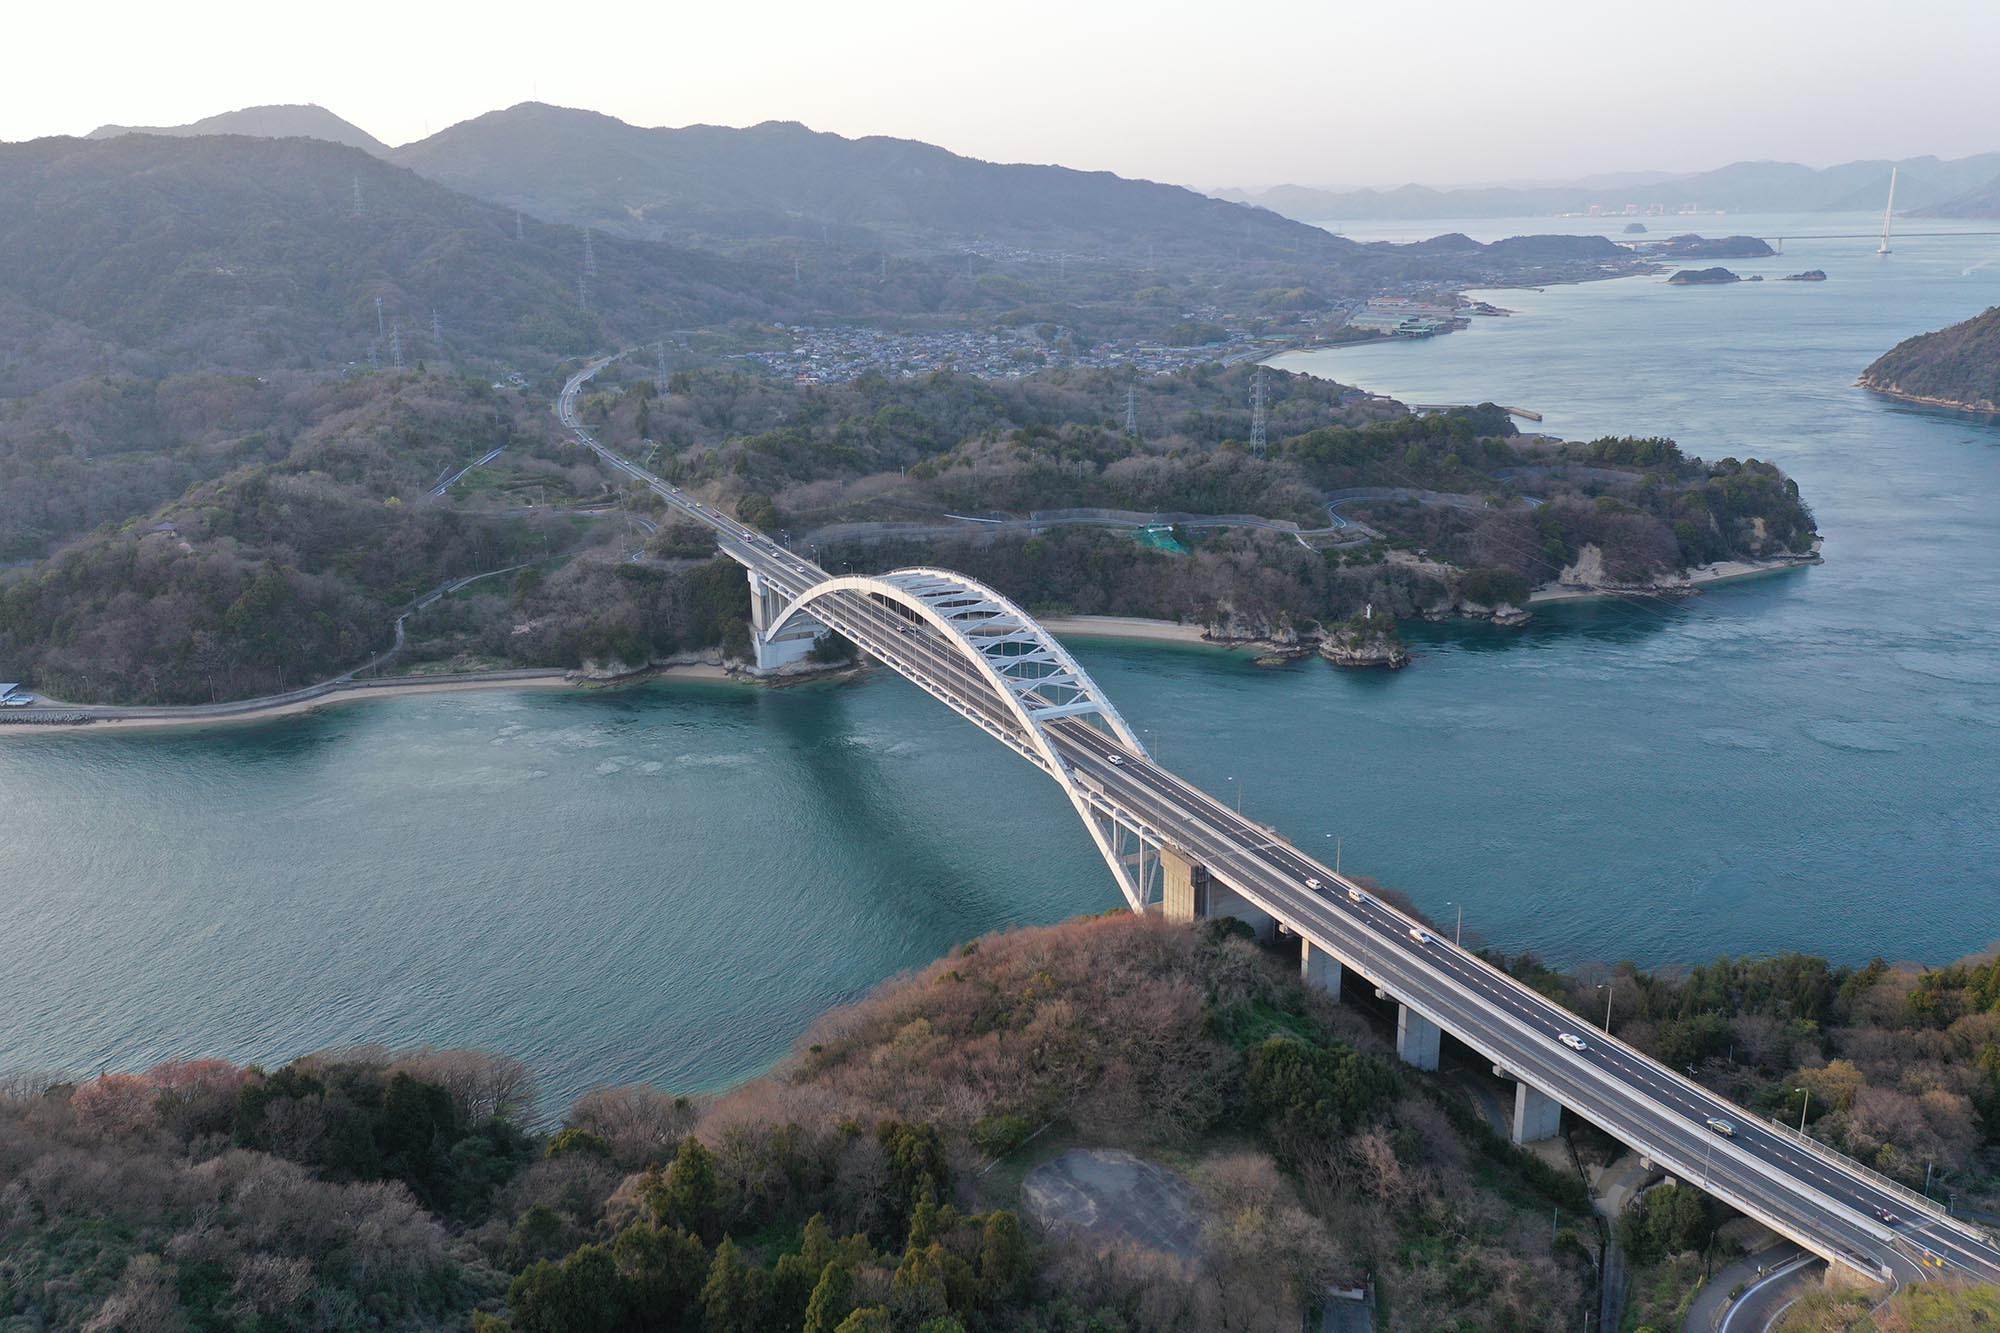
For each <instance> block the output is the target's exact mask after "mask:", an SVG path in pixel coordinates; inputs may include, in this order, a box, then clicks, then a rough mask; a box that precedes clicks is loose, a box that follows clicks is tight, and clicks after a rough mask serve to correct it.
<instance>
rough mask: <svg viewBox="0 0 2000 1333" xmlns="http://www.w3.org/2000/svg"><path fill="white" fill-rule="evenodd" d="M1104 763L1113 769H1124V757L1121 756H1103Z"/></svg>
mask: <svg viewBox="0 0 2000 1333" xmlns="http://www.w3.org/2000/svg"><path fill="white" fill-rule="evenodd" d="M1104 762H1105V763H1107V764H1109V765H1111V766H1112V767H1113V768H1123V767H1125V756H1124V755H1122V754H1108V755H1105V756H1104Z"/></svg>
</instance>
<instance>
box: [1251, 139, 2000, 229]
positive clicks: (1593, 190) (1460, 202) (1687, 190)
mask: <svg viewBox="0 0 2000 1333" xmlns="http://www.w3.org/2000/svg"><path fill="white" fill-rule="evenodd" d="M1891 167H1894V168H1896V169H1897V172H1898V176H1897V182H1896V203H1897V206H1898V208H1899V209H1907V210H1909V211H1912V212H1916V211H1920V210H1928V211H1933V215H1935V216H1959V217H1986V216H1995V215H1996V213H1994V212H1987V213H1944V212H1936V211H1935V210H1936V209H1938V208H1940V207H1943V206H1949V201H1953V200H1955V199H1958V198H1961V197H1964V198H1975V197H1984V198H1992V199H1995V201H1996V203H2000V153H1981V154H1978V155H1977V156H1974V157H1964V158H1958V159H1956V160H1953V161H1944V160H1941V159H1939V158H1935V157H1913V158H1905V159H1903V160H1901V161H1896V162H1891V161H1887V160H1883V161H1866V162H1845V163H1842V164H1841V165H1839V166H1833V167H1825V168H1813V167H1807V166H1801V165H1799V164H1798V163H1796V162H1737V163H1734V164H1732V165H1730V166H1726V167H1720V168H1717V169H1716V170H1714V171H1702V172H1696V173H1694V174H1692V175H1680V176H1671V177H1658V176H1653V175H1651V174H1650V173H1628V174H1621V175H1620V176H1600V177H1592V178H1589V179H1586V180H1580V181H1575V182H1572V183H1569V184H1565V185H1551V186H1533V187H1508V186H1492V187H1479V188H1469V189H1448V190H1439V189H1433V188H1431V187H1429V186H1425V185H1405V186H1402V187H1400V188H1397V189H1393V190H1316V189H1310V188H1306V187H1303V186H1297V185H1280V186H1275V187H1272V188H1270V189H1265V190H1218V191H1216V192H1215V193H1216V197H1217V198H1221V199H1229V200H1233V201H1235V202H1239V203H1250V204H1258V205H1261V206H1263V207H1265V208H1269V209H1271V210H1273V211H1274V212H1278V213H1282V214H1284V215H1285V216H1287V217H1292V218H1297V219H1299V220H1301V221H1305V222H1316V223H1320V224H1324V225H1338V224H1339V223H1342V222H1347V221H1364V220H1374V221H1379V220H1396V219H1417V218H1492V217H1543V216H1549V215H1553V214H1557V213H1581V212H1584V211H1586V210H1588V209H1590V208H1591V207H1593V206H1595V207H1599V208H1602V209H1603V210H1604V211H1605V212H1607V213H1617V212H1622V211H1623V210H1624V209H1625V208H1626V207H1627V206H1631V207H1636V208H1640V209H1649V208H1653V207H1656V206H1657V207H1661V208H1665V209H1666V210H1668V211H1669V212H1672V211H1674V210H1677V209H1681V208H1702V209H1721V210H1723V211H1725V212H1731V213H1743V212H1787V213H1792V212H1798V213H1822V212H1824V213H1835V212H1849V211H1856V210H1860V211H1868V210H1873V209H1879V208H1881V207H1882V206H1883V204H1884V203H1885V202H1886V201H1887V199H1888V195H1889V170H1890V168H1891ZM1982 191H1983V195H1982V194H1981V192H1982Z"/></svg>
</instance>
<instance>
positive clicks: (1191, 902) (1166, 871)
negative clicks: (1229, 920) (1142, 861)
mask: <svg viewBox="0 0 2000 1333" xmlns="http://www.w3.org/2000/svg"><path fill="white" fill-rule="evenodd" d="M1160 910H1161V912H1162V914H1163V915H1165V917H1166V918H1167V920H1169V921H1212V920H1214V919H1215V918H1217V917H1224V916H1229V917H1235V918H1236V919H1237V920H1238V921H1241V922H1242V923H1243V924H1244V925H1246V926H1248V927H1250V929H1251V931H1252V933H1254V934H1255V935H1256V936H1257V938H1258V939H1260V940H1268V939H1270V938H1271V937H1272V936H1274V935H1276V934H1277V933H1278V919H1277V918H1276V917H1274V916H1272V915H1271V914H1270V913H1269V912H1267V911H1265V910H1264V909H1263V908H1261V907H1259V906H1257V905H1256V904H1255V903H1253V902H1251V901H1250V900H1249V899H1248V898H1245V897H1244V896H1243V895H1242V894H1240V893H1237V892H1236V891H1235V890H1234V889H1232V888H1230V887H1229V886H1228V885H1227V884H1223V883H1220V882H1218V881H1217V880H1216V878H1215V876H1213V875H1211V874H1209V873H1208V867H1207V866H1205V865H1201V864H1199V863H1198V862H1195V861H1191V860H1189V859H1188V858H1187V857H1186V856H1183V855H1182V854H1181V853H1179V852H1177V851H1175V850H1174V849H1173V848H1172V847H1162V848H1160Z"/></svg>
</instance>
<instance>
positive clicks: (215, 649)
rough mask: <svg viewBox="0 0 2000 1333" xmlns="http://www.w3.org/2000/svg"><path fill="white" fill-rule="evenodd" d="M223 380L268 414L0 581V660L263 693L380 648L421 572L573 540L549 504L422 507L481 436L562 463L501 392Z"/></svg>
mask: <svg viewBox="0 0 2000 1333" xmlns="http://www.w3.org/2000/svg"><path fill="white" fill-rule="evenodd" d="M125 387H126V386H124V385H121V384H113V385H109V386H107V389H106V396H107V397H110V398H113V399H116V398H117V397H118V396H119V395H120V393H121V391H122V390H123V389H124V388H125ZM230 387H231V386H228V385H224V386H223V388H224V389H225V390H226V389H228V388H230ZM240 392H241V394H242V396H243V397H245V398H246V399H248V400H249V402H250V403H251V405H252V407H253V409H254V410H252V411H246V412H245V413H244V416H245V417H248V418H250V419H251V420H252V421H256V420H261V421H263V422H264V423H265V425H264V427H263V429H262V430H260V431H259V432H257V437H256V439H255V440H254V442H252V441H246V440H242V439H238V440H229V441H224V442H222V443H221V444H220V445H218V446H217V447H216V448H215V449H213V450H212V451H211V450H205V449H203V448H200V447H194V448H193V449H192V450H191V452H192V453H193V454H194V455H195V456H196V457H198V458H200V459H202V460H204V461H205V462H206V463H208V464H209V465H212V466H219V465H221V464H225V463H226V464H228V465H230V466H229V467H228V470H226V471H220V472H219V473H218V475H216V476H214V477H213V479H210V480H205V481H201V482H199V483H198V484H196V485H195V486H193V487H192V488H190V489H189V490H188V491H187V492H186V493H185V494H183V495H181V496H179V497H178V498H177V499H175V500H173V501H171V502H169V503H168V504H166V505H164V506H162V507H161V508H159V509H156V510H154V511H153V512H152V513H150V514H148V515H146V516H144V517H139V518H130V519H126V520H125V521H123V522H119V523H115V524H107V525H106V526H104V527H102V528H100V529H99V530H98V531H97V532H95V533H93V534H92V535H91V536H89V537H87V538H86V539H84V540H82V541H79V542H75V543H73V544H71V545H68V546H66V547H64V548H63V549H62V550H61V551H60V552H59V553H58V554H57V555H55V556H53V557H52V558H50V559H48V560H46V561H44V562H42V563H40V564H39V565H36V566H35V567H33V568H32V569H29V570H26V571H23V572H19V573H17V574H15V575H14V576H13V577H11V578H7V579H5V580H0V658H4V659H5V660H7V661H8V662H9V663H10V665H12V666H14V667H15V668H16V669H18V670H20V671H22V672H23V673H24V674H26V675H28V676H29V677H30V678H32V679H34V680H36V681H37V682H38V683H40V684H41V685H42V686H43V687H44V688H45V689H47V690H48V691H49V692H50V693H51V694H53V695H55V696H56V697H59V698H64V699H68V700H71V701H78V702H81V701H91V700H105V699H109V700H117V701H121V702H141V703H153V702H209V701H212V700H215V699H223V698H233V697H241V696H244V695H254V694H261V693H269V692H272V691H276V690H281V689H284V688H287V687H289V686H295V685H301V684H305V683H308V682H310V681H314V680H318V679H321V678H324V677H326V676H330V675H333V674H335V673H336V672H338V671H340V670H343V669H351V668H353V667H356V666H358V665H360V664H361V662H362V661H363V660H364V659H366V658H367V657H369V656H370V655H371V654H373V653H375V652H378V651H380V650H382V649H384V648H386V647H388V646H389V643H390V642H391V638H392V622H393V620H394V616H395V612H396V610H397V609H398V608H400V607H401V606H402V605H403V604H404V603H406V602H408V601H410V600H411V599H412V598H414V597H415V596H417V595H418V594H419V593H421V592H423V591H425V590H426V589H428V588H430V587H432V586H435V585H437V584H440V583H442V582H444V581H445V580H447V579H451V578H454V577H460V576H464V575H468V574H473V573H478V572H481V571H484V570H490V569H495V568H500V567H504V566H507V565H511V564H515V563H517V562H520V561H522V560H526V559H533V558H537V557H540V556H541V555H543V554H544V553H545V552H547V551H550V550H556V551H560V550H563V549H566V548H567V547H569V546H570V545H573V544H574V541H575V529H574V521H573V520H571V519H569V518H566V517H563V516H561V515H558V514H554V513H552V512H549V511H540V512H527V513H505V512H501V511H498V510H493V511H482V510H475V509H465V508H459V507H454V506H450V505H441V504H434V503H429V502H428V495H427V493H428V491H429V489H430V487H431V486H432V484H433V483H434V482H435V481H436V480H437V479H438V478H439V477H440V476H442V475H445V474H447V473H449V472H450V471H452V470H454V469H456V468H457V467H459V466H462V465H463V464H464V463H466V462H468V461H470V460H471V459H473V458H476V457H478V456H479V455H480V454H482V453H484V452H486V451H487V450H489V449H492V448H494V447H496V446H504V447H509V448H514V449H516V450H525V451H530V452H532V451H535V450H540V451H543V452H545V453H549V454H550V457H549V458H548V459H547V460H546V462H545V466H546V467H547V469H548V470H549V471H550V472H551V473H554V474H556V475H558V476H559V475H560V474H561V472H562V470H563V465H562V464H561V462H560V461H559V460H558V459H556V458H555V457H554V456H553V452H552V447H551V446H550V445H549V444H548V443H547V442H546V440H547V434H548V432H547V429H546V427H545V426H541V425H540V423H539V421H538V422H537V426H536V432H537V433H529V432H527V431H526V430H525V429H524V420H525V413H526V412H527V411H528V410H529V409H528V408H527V407H526V405H525V404H524V403H523V401H522V400H521V399H520V398H518V397H517V396H515V395H513V394H508V393H502V392H496V391H494V390H491V389H489V388H488V387H487V386H485V385H484V384H480V383H477V382H467V381H461V380H454V379H450V378H447V377H443V376H436V375H418V374H409V373H406V374H400V375H398V374H393V373H392V374H386V375H377V376H363V377H359V378H356V379H349V380H338V379H336V380H317V381H311V382H306V383H301V384H297V385H293V386H291V387H290V389H289V390H288V391H284V392H279V391H276V390H269V391H267V390H266V389H265V388H263V387H262V386H256V387H246V388H243V389H242V390H241V391H240ZM136 396H138V397H140V398H141V400H142V401H144V400H145V399H146V397H147V396H146V395H144V394H143V393H141V394H138V395H136ZM155 401H156V400H155ZM259 412H261V413H262V414H263V415H262V416H261V417H259V416H258V415H257V414H258V413H259ZM188 466H190V467H198V466H201V464H198V463H195V462H190V463H189V464H188ZM86 471H87V469H86Z"/></svg>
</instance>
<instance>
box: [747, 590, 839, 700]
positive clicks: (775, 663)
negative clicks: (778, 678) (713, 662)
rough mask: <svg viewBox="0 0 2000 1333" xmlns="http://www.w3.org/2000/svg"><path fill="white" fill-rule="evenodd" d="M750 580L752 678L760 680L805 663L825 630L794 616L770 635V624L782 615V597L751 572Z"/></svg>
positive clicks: (815, 623) (783, 599) (815, 621)
mask: <svg viewBox="0 0 2000 1333" xmlns="http://www.w3.org/2000/svg"><path fill="white" fill-rule="evenodd" d="M745 573H747V574H748V575H749V576H750V642H751V645H752V646H753V647H754V648H755V649H756V653H757V665H756V674H758V675H760V676H763V675H768V674H770V673H771V672H774V671H778V670H781V669H782V668H784V667H788V666H791V665H792V664H793V663H794V662H800V661H803V660H805V656H806V654H807V653H809V652H811V651H812V648H813V645H814V644H815V643H817V642H819V638H820V636H821V635H822V634H825V633H826V632H827V631H826V626H824V625H822V624H820V623H819V622H818V621H817V620H813V619H811V618H810V617H807V616H796V617H794V618H793V619H792V621H791V623H790V624H787V625H785V626H784V627H783V628H782V629H781V630H779V631H778V632H777V633H773V632H772V629H773V622H775V621H776V620H777V618H778V617H779V616H781V615H783V614H784V610H785V597H784V594H782V593H780V592H779V591H778V590H777V589H775V588H773V587H772V586H771V585H770V584H768V583H766V582H764V580H763V578H762V577H761V576H759V575H758V573H757V571H756V570H754V569H748V570H745Z"/></svg>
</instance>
